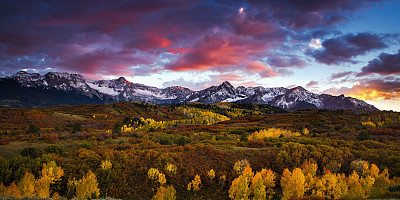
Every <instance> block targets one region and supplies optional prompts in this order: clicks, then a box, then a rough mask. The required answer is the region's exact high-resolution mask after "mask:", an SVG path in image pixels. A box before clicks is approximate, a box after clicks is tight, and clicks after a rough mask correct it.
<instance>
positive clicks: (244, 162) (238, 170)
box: [233, 159, 250, 174]
mask: <svg viewBox="0 0 400 200" xmlns="http://www.w3.org/2000/svg"><path fill="white" fill-rule="evenodd" d="M246 166H250V163H249V161H247V159H244V160H239V161H236V162H235V165H234V166H233V170H235V172H236V173H238V174H242V172H243V170H244V168H245V167H246Z"/></svg>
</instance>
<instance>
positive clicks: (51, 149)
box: [46, 145, 64, 154]
mask: <svg viewBox="0 0 400 200" xmlns="http://www.w3.org/2000/svg"><path fill="white" fill-rule="evenodd" d="M46 152H47V153H57V154H61V153H63V152H64V147H63V146H60V145H50V146H48V147H47V148H46Z"/></svg>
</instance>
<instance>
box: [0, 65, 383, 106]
mask: <svg viewBox="0 0 400 200" xmlns="http://www.w3.org/2000/svg"><path fill="white" fill-rule="evenodd" d="M5 81H14V82H17V83H18V84H19V85H20V86H21V87H23V88H36V89H43V90H46V89H47V90H56V91H65V92H74V93H75V94H79V95H83V96H85V97H89V98H92V99H96V100H97V101H96V102H98V100H100V101H102V102H103V103H113V102H120V101H128V100H131V101H142V102H147V103H154V104H160V105H169V104H176V103H186V102H202V103H207V104H211V103H218V102H241V103H253V104H269V105H272V106H276V107H280V108H284V109H289V110H298V109H304V108H312V109H331V110H333V109H351V110H355V109H363V110H378V109H377V108H375V107H374V106H372V105H370V104H367V103H365V102H364V101H361V100H358V99H355V98H351V97H345V96H343V95H341V96H332V95H329V94H315V93H311V92H309V91H307V90H306V89H304V88H302V87H300V86H298V87H295V88H292V89H287V88H283V87H276V88H264V87H260V86H259V87H243V86H239V87H237V88H235V87H234V86H232V85H231V84H230V83H229V82H228V81H225V82H223V83H222V84H221V85H219V86H212V87H209V88H206V89H204V90H200V91H192V90H190V89H188V88H184V87H180V86H174V87H167V88H163V89H160V88H156V87H151V86H146V85H143V84H138V83H132V82H129V81H127V80H126V79H125V78H124V77H120V78H118V79H113V80H90V79H87V78H85V77H83V76H82V75H79V74H70V73H55V72H49V73H47V74H45V75H43V76H42V75H40V74H37V73H27V72H23V71H22V72H18V73H16V74H15V75H13V76H11V77H5V78H3V79H2V80H1V82H0V83H4V82H5ZM2 88H3V87H2Z"/></svg>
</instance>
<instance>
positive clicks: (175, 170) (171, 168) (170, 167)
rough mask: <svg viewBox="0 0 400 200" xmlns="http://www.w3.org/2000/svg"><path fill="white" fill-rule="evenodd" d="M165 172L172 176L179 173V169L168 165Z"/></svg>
mask: <svg viewBox="0 0 400 200" xmlns="http://www.w3.org/2000/svg"><path fill="white" fill-rule="evenodd" d="M165 170H167V171H168V172H170V173H171V174H176V173H177V171H178V167H176V165H174V164H171V163H168V164H167V165H166V166H165Z"/></svg>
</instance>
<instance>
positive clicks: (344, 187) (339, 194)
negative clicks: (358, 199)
mask: <svg viewBox="0 0 400 200" xmlns="http://www.w3.org/2000/svg"><path fill="white" fill-rule="evenodd" d="M336 179H337V184H336V187H335V188H334V191H335V192H334V194H333V198H334V199H341V198H343V197H345V196H347V193H348V191H349V190H348V183H347V178H346V175H345V174H336Z"/></svg>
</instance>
